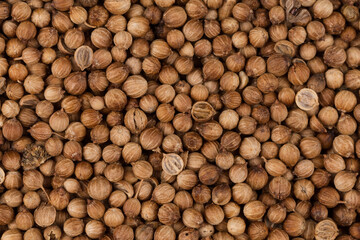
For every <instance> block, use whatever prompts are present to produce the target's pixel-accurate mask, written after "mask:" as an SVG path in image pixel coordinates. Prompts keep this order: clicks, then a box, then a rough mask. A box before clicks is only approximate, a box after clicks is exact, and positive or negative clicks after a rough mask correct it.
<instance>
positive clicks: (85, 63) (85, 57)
mask: <svg viewBox="0 0 360 240" xmlns="http://www.w3.org/2000/svg"><path fill="white" fill-rule="evenodd" d="M93 55H94V54H93V50H92V49H91V48H90V47H89V46H81V47H79V48H77V49H76V51H75V53H74V58H75V62H76V64H77V65H78V66H79V68H80V69H81V71H84V70H85V68H88V67H90V66H91V64H92V62H93Z"/></svg>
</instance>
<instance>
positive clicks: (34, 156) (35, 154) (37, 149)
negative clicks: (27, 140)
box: [21, 144, 51, 170]
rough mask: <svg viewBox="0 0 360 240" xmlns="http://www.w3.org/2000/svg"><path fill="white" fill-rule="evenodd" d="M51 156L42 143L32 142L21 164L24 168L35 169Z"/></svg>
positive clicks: (26, 149)
mask: <svg viewBox="0 0 360 240" xmlns="http://www.w3.org/2000/svg"><path fill="white" fill-rule="evenodd" d="M50 157H51V156H50V155H49V154H48V153H47V152H46V150H45V148H44V147H43V146H41V145H36V144H30V145H28V146H27V147H26V148H25V151H24V153H23V155H22V159H21V166H23V168H24V170H30V169H35V168H37V167H39V166H40V165H41V164H43V163H44V162H45V161H46V160H48V159H49V158H50Z"/></svg>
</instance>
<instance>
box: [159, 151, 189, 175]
mask: <svg viewBox="0 0 360 240" xmlns="http://www.w3.org/2000/svg"><path fill="white" fill-rule="evenodd" d="M161 166H162V169H163V171H164V172H166V173H167V174H169V175H178V174H179V173H180V172H181V171H182V170H183V168H184V160H183V159H182V158H181V157H180V156H179V155H177V154H175V153H169V154H164V156H163V159H162V162H161Z"/></svg>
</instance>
